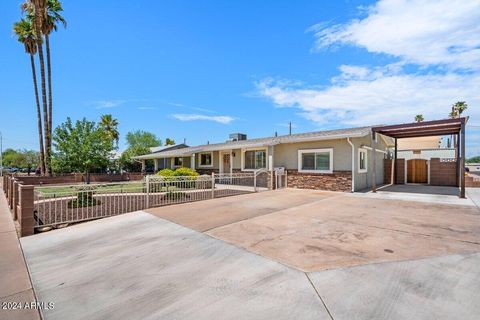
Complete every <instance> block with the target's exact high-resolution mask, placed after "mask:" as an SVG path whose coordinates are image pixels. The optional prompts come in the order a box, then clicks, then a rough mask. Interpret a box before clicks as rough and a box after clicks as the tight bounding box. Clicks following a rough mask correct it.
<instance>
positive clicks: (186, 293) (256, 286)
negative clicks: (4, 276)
mask: <svg viewBox="0 0 480 320" xmlns="http://www.w3.org/2000/svg"><path fill="white" fill-rule="evenodd" d="M407 200H408V199H407ZM452 201H453V200H452ZM447 203H450V204H445V203H442V204H438V203H436V201H435V200H432V201H430V202H429V201H426V199H425V198H423V199H422V202H412V201H405V200H399V199H384V198H381V197H378V195H375V196H374V197H372V196H371V195H369V194H364V195H362V194H360V195H359V194H354V195H352V194H345V193H332V192H319V191H306V190H280V191H273V192H264V193H259V194H249V195H242V196H236V197H231V198H221V199H214V200H207V201H202V202H196V203H189V204H183V205H177V206H169V207H163V208H155V209H150V210H148V213H146V212H136V213H130V214H125V215H122V216H117V217H113V218H109V219H104V220H99V221H94V222H90V223H85V224H82V225H77V226H73V227H70V228H66V229H62V230H56V231H53V232H49V233H45V234H41V235H36V236H32V237H27V238H23V239H22V247H23V249H24V252H25V256H26V259H27V263H28V266H29V269H30V273H31V277H32V281H33V283H34V288H35V292H36V294H37V297H38V298H39V300H40V301H54V302H55V303H56V308H55V309H53V310H48V311H43V313H44V317H45V319H65V318H69V319H108V318H112V319H158V318H175V319H212V318H222V319H224V318H226V319H272V318H275V319H310V318H312V319H374V318H375V319H387V318H388V319H413V318H415V319H431V318H436V319H452V318H461V319H478V317H479V315H480V292H479V290H478V288H479V287H480V268H478V265H480V253H479V252H480V210H479V209H478V207H476V206H475V205H474V203H473V202H472V201H470V200H462V201H460V202H458V203H457V202H455V201H454V202H453V203H455V204H451V202H448V201H447ZM169 220H170V221H169Z"/></svg>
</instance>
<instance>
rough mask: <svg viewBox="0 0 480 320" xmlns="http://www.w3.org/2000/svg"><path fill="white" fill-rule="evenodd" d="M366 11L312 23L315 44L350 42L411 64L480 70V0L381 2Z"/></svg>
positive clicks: (311, 29)
mask: <svg viewBox="0 0 480 320" xmlns="http://www.w3.org/2000/svg"><path fill="white" fill-rule="evenodd" d="M366 13H367V16H366V17H365V18H363V19H356V20H353V21H350V22H348V23H346V24H338V25H333V26H328V25H326V24H325V23H319V24H317V25H315V26H313V27H311V28H310V29H309V30H310V31H312V32H314V34H315V38H316V42H315V47H314V48H315V49H316V50H322V49H324V48H328V47H332V46H337V45H345V44H347V45H353V46H358V47H363V48H365V49H366V50H368V51H369V52H372V53H383V54H389V55H392V56H395V57H398V58H400V59H401V61H403V62H406V63H414V64H418V65H444V66H447V67H449V68H466V69H472V68H475V69H477V70H478V69H479V68H480V36H479V35H480V23H478V22H479V21H480V2H479V1H478V0H410V1H407V0H381V1H379V2H377V3H376V4H375V5H372V6H370V7H368V8H367V10H366Z"/></svg>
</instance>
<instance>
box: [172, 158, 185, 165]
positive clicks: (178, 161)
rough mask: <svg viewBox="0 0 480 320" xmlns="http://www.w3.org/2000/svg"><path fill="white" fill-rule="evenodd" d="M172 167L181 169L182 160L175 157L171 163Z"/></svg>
mask: <svg viewBox="0 0 480 320" xmlns="http://www.w3.org/2000/svg"><path fill="white" fill-rule="evenodd" d="M173 165H174V166H175V167H181V166H183V158H179V157H175V159H174V161H173Z"/></svg>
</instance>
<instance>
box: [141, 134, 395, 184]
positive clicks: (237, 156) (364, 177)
mask: <svg viewBox="0 0 480 320" xmlns="http://www.w3.org/2000/svg"><path fill="white" fill-rule="evenodd" d="M375 146H376V147H375V150H373V149H372V127H359V128H348V129H338V130H328V131H317V132H307V133H299V134H289V135H284V136H274V137H267V138H257V139H247V137H246V135H244V134H232V135H230V139H229V140H228V141H226V142H223V143H214V144H205V145H199V146H191V147H187V146H182V147H180V148H176V149H173V150H172V149H167V150H159V151H157V152H153V153H150V154H147V155H142V156H138V157H136V159H137V160H138V161H142V164H143V167H144V165H145V160H153V161H154V166H155V171H158V170H161V169H164V168H172V169H175V168H177V167H190V168H192V169H195V170H197V171H198V172H200V173H201V174H211V173H212V172H215V173H227V174H228V173H236V172H249V171H250V172H251V171H255V170H259V169H265V170H268V171H270V172H272V171H274V170H275V169H277V168H281V169H283V170H286V171H287V184H288V187H294V188H308V189H321V190H332V191H352V192H353V191H356V190H362V189H365V188H369V187H371V185H372V176H371V175H369V174H368V173H369V172H370V171H371V170H372V169H373V161H372V158H373V157H376V161H375V162H376V166H377V168H376V172H377V173H378V174H377V175H376V178H375V180H376V184H381V183H383V180H384V178H383V172H384V170H383V165H384V161H383V159H385V158H386V157H387V155H388V149H389V147H391V146H393V139H391V138H389V137H387V136H384V135H381V134H377V139H376V143H375Z"/></svg>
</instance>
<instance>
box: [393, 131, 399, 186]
mask: <svg viewBox="0 0 480 320" xmlns="http://www.w3.org/2000/svg"><path fill="white" fill-rule="evenodd" d="M397 140H398V139H397V138H395V156H394V158H393V181H392V183H393V184H397V170H398V169H397V156H398V141H397Z"/></svg>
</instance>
